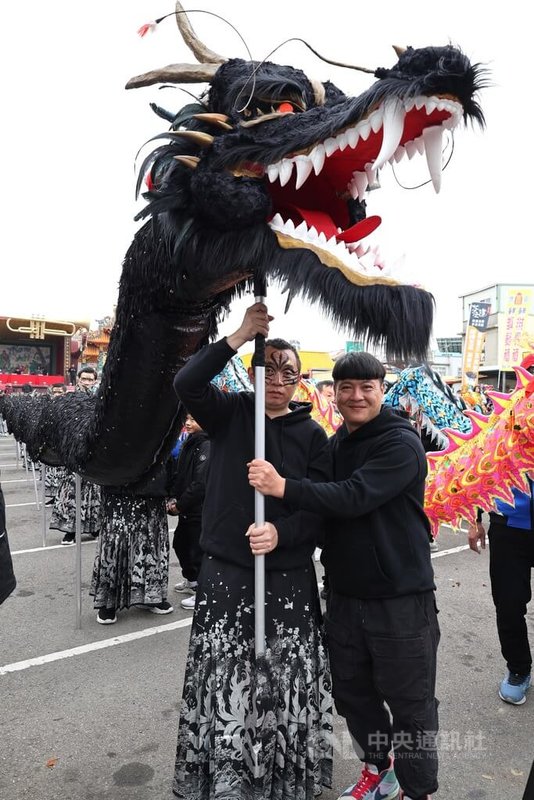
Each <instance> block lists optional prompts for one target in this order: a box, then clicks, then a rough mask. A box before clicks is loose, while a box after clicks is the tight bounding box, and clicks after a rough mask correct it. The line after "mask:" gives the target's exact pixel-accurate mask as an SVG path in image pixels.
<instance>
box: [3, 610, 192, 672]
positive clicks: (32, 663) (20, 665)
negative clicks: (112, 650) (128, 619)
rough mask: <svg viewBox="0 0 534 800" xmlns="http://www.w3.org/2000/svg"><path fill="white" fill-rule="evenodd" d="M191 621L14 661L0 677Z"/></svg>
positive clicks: (173, 627)
mask: <svg viewBox="0 0 534 800" xmlns="http://www.w3.org/2000/svg"><path fill="white" fill-rule="evenodd" d="M192 619H193V617H188V618H187V619H180V620H178V621H177V622H171V623H170V624H169V625H156V626H155V627H154V628H144V629H143V630H142V631H135V632H134V633H125V634H123V635H122V636H114V637H113V639H102V640H101V641H99V642H91V644H84V645H81V646H80V647H73V648H71V649H70V650H60V651H58V652H57V653H48V655H46V656H37V657H36V658H29V659H28V660H27V661H15V662H14V663H13V664H6V665H5V666H4V667H0V675H7V674H8V673H9V672H20V671H22V670H24V669H29V668H30V667H41V666H43V664H51V663H52V661H62V660H63V659H64V658H73V657H74V656H82V655H85V653H93V652H95V651H96V650H104V649H105V648H107V647H115V645H117V644H125V643H126V642H134V641H135V640H136V639H145V638H146V637H147V636H155V634H157V633H167V632H168V631H175V630H177V629H179V628H186V627H188V626H189V625H191V621H192Z"/></svg>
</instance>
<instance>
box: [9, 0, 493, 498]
mask: <svg viewBox="0 0 534 800" xmlns="http://www.w3.org/2000/svg"><path fill="white" fill-rule="evenodd" d="M176 11H177V14H176V17H177V21H178V25H179V28H180V31H181V33H182V36H183V38H184V40H185V42H186V44H188V46H189V47H190V49H191V50H192V51H193V53H194V54H195V57H196V58H197V60H199V61H200V62H201V64H199V65H186V64H179V65H172V66H170V67H165V68H164V69H161V70H156V71H154V72H152V73H148V74H145V75H141V76H138V77H137V78H133V79H132V80H131V81H129V83H128V84H127V88H135V87H140V86H147V85H150V84H154V83H164V82H165V83H168V82H175V83H190V82H195V81H196V82H203V81H209V83H210V88H209V91H208V92H207V94H206V95H205V98H203V102H202V103H201V104H190V105H188V106H186V107H185V108H183V109H182V111H181V112H179V113H178V114H177V115H174V114H168V113H167V112H165V111H164V110H162V109H159V108H157V107H156V108H155V109H154V110H156V112H157V113H158V114H159V115H160V116H163V117H165V118H166V119H167V120H168V121H170V122H171V129H170V130H168V131H166V132H165V133H163V134H161V137H156V138H161V139H162V140H164V141H163V143H162V144H159V143H158V146H157V147H156V149H155V150H154V151H153V153H151V155H150V156H149V157H148V159H147V160H146V161H145V164H144V165H143V168H142V170H141V177H140V181H141V180H145V181H146V183H147V185H148V192H147V193H146V195H145V197H146V199H147V204H146V206H145V207H144V208H143V210H142V212H141V214H140V215H139V216H140V217H146V218H148V221H147V222H146V223H145V224H144V225H143V227H141V228H140V230H139V231H138V232H137V234H136V235H135V238H134V240H133V242H132V244H131V246H130V248H129V249H128V252H127V253H126V256H125V260H124V264H123V271H122V276H121V280H120V289H119V298H118V304H117V310H116V322H115V325H114V329H113V332H112V338H111V342H110V348H109V353H108V358H107V361H106V365H105V369H104V372H103V375H102V381H101V385H100V389H99V392H98V395H97V396H96V397H94V398H86V397H84V396H82V394H81V393H74V394H70V395H66V396H64V397H60V398H59V399H56V400H53V401H51V400H48V399H43V398H33V397H29V398H28V397H20V398H19V397H15V398H13V399H10V398H4V399H3V406H4V408H3V413H4V415H5V417H6V419H7V422H8V426H9V428H10V430H11V431H12V432H13V433H14V434H15V436H16V437H17V438H18V439H20V440H22V441H25V442H26V443H27V445H28V449H29V452H30V455H31V456H32V458H34V459H35V460H41V461H43V462H44V463H48V464H52V465H53V464H65V465H67V466H68V467H69V468H70V469H72V470H75V471H77V472H79V473H80V474H82V475H83V476H84V477H87V478H88V479H90V480H92V481H94V482H96V483H99V484H101V485H129V486H131V487H132V488H135V487H140V486H142V485H144V484H146V483H147V481H149V479H150V477H151V476H152V475H153V474H154V472H155V471H156V469H157V467H158V465H159V464H161V462H162V460H163V459H164V458H165V457H166V456H167V454H168V453H169V451H170V449H171V447H172V445H173V443H174V441H175V439H176V436H177V434H178V432H179V430H180V428H181V425H182V421H183V416H184V412H183V409H181V408H180V407H179V405H178V403H177V399H176V396H175V394H174V391H173V386H172V382H173V376H174V374H175V372H176V371H177V370H178V369H180V367H181V365H183V363H184V362H185V361H186V360H187V358H188V357H189V356H190V355H191V354H192V353H194V352H195V351H196V350H198V349H199V348H200V347H202V346H203V345H204V344H205V343H207V342H208V341H209V340H210V338H212V337H213V336H214V335H215V333H216V328H217V322H218V320H219V318H220V315H221V313H222V312H224V311H225V310H226V309H227V308H228V306H229V304H230V303H231V301H232V298H234V297H236V296H238V295H240V294H242V293H244V292H246V291H250V290H251V287H252V280H253V276H254V275H256V276H258V277H259V278H265V279H268V281H269V284H277V285H279V286H281V287H282V289H283V290H285V291H287V292H288V296H289V297H290V298H291V297H292V296H293V295H300V296H301V297H303V298H305V299H307V300H309V301H310V302H313V303H317V304H318V305H320V307H321V308H322V309H323V311H324V312H325V313H326V314H327V315H328V316H329V317H330V318H331V319H332V321H333V323H335V324H339V325H341V326H343V327H344V328H349V329H350V330H352V332H353V334H354V336H355V337H360V338H361V337H365V338H367V340H369V341H371V342H375V343H382V344H383V345H384V346H385V348H386V350H387V352H388V354H389V355H390V356H397V357H400V358H407V359H408V358H411V359H415V360H416V361H417V362H420V361H422V360H424V359H425V356H426V351H427V345H428V340H429V336H430V332H431V326H432V311H433V299H432V297H431V295H429V294H428V293H427V292H425V291H423V290H422V289H420V288H416V287H413V286H407V285H400V284H398V283H397V282H396V281H395V279H394V278H393V277H391V276H389V275H386V274H384V271H383V270H382V269H381V268H380V266H378V265H374V264H373V263H372V256H371V254H370V253H366V252H365V247H364V246H363V245H362V244H361V241H360V240H361V239H363V238H364V237H365V236H367V235H368V233H370V232H371V231H372V230H373V228H374V226H375V224H376V222H377V220H376V219H373V218H370V219H367V218H366V217H365V192H366V189H367V186H368V182H369V181H372V180H373V179H374V177H375V175H376V172H377V170H378V169H380V168H381V167H382V166H383V165H385V164H386V163H387V162H388V161H391V160H392V159H397V160H398V158H399V157H400V155H403V154H408V155H410V151H412V152H413V151H415V150H419V151H420V152H423V151H424V152H425V153H426V157H427V162H428V165H429V171H430V175H431V178H432V181H433V183H434V186H435V188H436V189H437V190H439V183H440V180H441V158H442V134H443V132H444V131H445V130H452V129H453V128H454V127H455V126H457V125H458V124H459V123H460V122H462V120H463V121H466V122H467V121H476V122H478V123H480V125H483V124H484V118H483V114H482V111H481V108H480V106H479V104H478V102H477V99H476V96H477V92H478V90H479V89H480V88H482V86H483V84H484V78H483V72H484V71H483V70H482V69H481V68H480V66H478V65H474V66H473V65H471V64H470V62H469V60H468V59H467V58H466V56H465V55H464V54H462V53H461V52H460V51H459V50H457V49H455V48H454V47H452V46H445V47H429V48H424V49H419V50H414V49H412V48H408V49H407V50H405V51H403V52H400V54H399V57H398V62H397V63H396V64H395V65H394V66H393V67H392V68H391V69H380V70H377V71H376V72H375V77H376V81H375V82H374V83H373V85H372V86H371V87H370V88H369V89H368V90H367V91H365V92H364V93H363V94H361V95H360V96H358V97H347V96H346V95H345V94H343V93H342V92H341V91H340V90H339V89H337V88H336V87H335V86H334V85H333V84H331V83H329V82H326V83H324V84H321V83H319V82H316V81H312V80H310V79H309V78H308V77H307V76H306V75H305V74H304V73H303V72H302V71H300V70H298V69H294V68H293V67H290V66H280V65H278V64H274V63H270V62H264V63H257V62H249V61H243V60H238V59H232V60H225V59H224V58H222V57H221V56H219V55H217V54H216V53H213V52H212V51H211V50H208V48H206V47H205V45H203V44H202V43H201V42H200V41H199V40H198V38H197V37H196V35H195V34H194V31H193V29H192V28H191V26H190V24H189V21H188V20H187V17H186V16H185V14H183V13H182V7H181V5H180V3H177V5H176ZM140 185H141V184H140ZM139 188H140V186H139V187H138V189H139Z"/></svg>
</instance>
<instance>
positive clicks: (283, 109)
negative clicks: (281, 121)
mask: <svg viewBox="0 0 534 800" xmlns="http://www.w3.org/2000/svg"><path fill="white" fill-rule="evenodd" d="M294 110H295V108H294V106H293V103H288V102H287V101H285V102H283V103H280V105H279V106H278V108H277V111H278V112H279V113H281V114H288V113H291V112H292V111H294Z"/></svg>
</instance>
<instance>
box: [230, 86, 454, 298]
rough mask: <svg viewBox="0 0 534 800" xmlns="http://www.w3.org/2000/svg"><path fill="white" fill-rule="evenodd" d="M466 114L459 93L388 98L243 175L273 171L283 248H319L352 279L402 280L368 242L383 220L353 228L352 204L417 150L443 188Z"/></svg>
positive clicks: (274, 224) (274, 222)
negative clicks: (448, 154) (447, 159)
mask: <svg viewBox="0 0 534 800" xmlns="http://www.w3.org/2000/svg"><path fill="white" fill-rule="evenodd" d="M462 116H463V108H462V105H461V104H460V103H459V102H458V101H457V100H456V99H454V98H452V97H451V96H433V97H428V96H419V97H414V98H411V99H409V100H400V99H393V100H391V99H388V100H386V101H385V103H383V104H382V105H380V106H379V107H378V108H375V109H374V110H373V111H372V112H371V113H370V114H369V115H368V116H367V117H366V118H365V119H362V120H360V121H358V123H356V124H355V125H354V126H352V127H345V128H344V129H343V130H341V131H340V132H339V133H337V135H334V136H332V137H329V138H327V139H326V140H325V141H322V142H318V143H316V144H315V145H314V146H312V147H308V148H306V149H303V150H300V151H293V152H292V153H291V154H290V155H288V156H287V157H286V158H283V159H281V160H280V161H278V162H277V163H275V164H270V165H269V166H267V167H266V168H263V167H260V168H258V165H257V164H254V165H246V166H245V165H242V166H243V170H242V171H240V172H241V174H245V173H248V174H251V175H252V174H253V175H255V177H260V175H264V176H266V178H267V180H268V186H269V193H270V195H271V198H272V204H273V217H272V219H271V220H270V222H269V225H270V227H271V229H272V230H273V231H274V232H275V233H276V236H277V238H278V242H279V244H280V246H281V247H283V248H294V247H295V248H302V247H304V248H308V249H310V250H312V251H313V252H314V253H315V254H316V255H317V257H318V258H319V259H320V260H321V262H322V263H323V264H324V265H325V266H328V267H336V268H337V269H339V270H341V271H342V272H343V274H344V275H345V277H346V278H347V279H348V280H349V281H351V282H352V283H356V284H360V285H365V284H368V283H373V284H376V283H385V284H397V281H396V280H395V279H394V278H392V277H391V276H390V275H389V274H388V271H387V269H385V267H384V264H383V263H382V262H381V259H380V257H379V256H378V252H377V249H376V248H374V249H372V248H369V247H366V246H364V245H362V243H361V240H362V239H364V238H365V237H367V236H368V235H369V234H370V233H372V232H373V231H374V230H375V229H376V228H377V227H378V225H380V222H381V219H380V217H369V218H367V219H365V220H363V221H361V222H358V223H357V224H355V225H351V221H350V216H349V208H348V204H347V201H348V200H350V198H353V199H360V200H362V199H363V198H364V195H365V192H366V191H367V189H368V187H369V185H370V184H372V183H373V182H374V181H375V180H376V177H377V172H378V170H379V169H380V168H381V167H383V166H384V165H385V164H386V163H388V162H390V163H396V162H398V161H400V160H401V159H402V158H403V157H404V156H407V157H408V158H412V157H413V156H414V155H415V154H416V153H420V154H421V155H425V156H426V161H427V165H428V169H429V172H430V178H431V180H432V183H433V185H434V189H435V190H436V192H439V189H440V185H441V170H442V137H443V133H444V131H445V130H452V129H453V128H455V127H456V126H457V125H458V124H459V122H460V121H461V119H462ZM267 124H268V123H267ZM236 173H237V171H236ZM236 173H235V174H236Z"/></svg>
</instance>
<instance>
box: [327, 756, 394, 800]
mask: <svg viewBox="0 0 534 800" xmlns="http://www.w3.org/2000/svg"><path fill="white" fill-rule="evenodd" d="M399 788H400V787H399V782H398V781H397V776H396V775H395V770H394V769H393V759H392V757H391V756H390V757H389V764H388V766H387V767H386V769H383V770H382V772H379V771H378V769H377V768H376V767H375V766H374V765H373V764H366V765H365V766H364V768H363V769H362V774H361V775H360V780H359V781H358V782H357V783H355V784H354V785H353V786H349V787H348V789H345V791H344V792H343V794H340V795H339V797H338V800H342V798H352V800H397V798H398V796H399Z"/></svg>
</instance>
